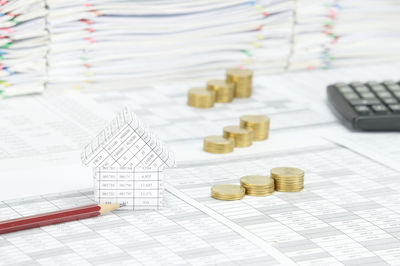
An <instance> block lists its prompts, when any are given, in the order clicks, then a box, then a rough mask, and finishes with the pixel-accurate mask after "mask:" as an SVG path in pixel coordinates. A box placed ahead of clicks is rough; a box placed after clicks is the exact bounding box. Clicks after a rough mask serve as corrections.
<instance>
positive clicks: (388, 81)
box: [383, 80, 396, 86]
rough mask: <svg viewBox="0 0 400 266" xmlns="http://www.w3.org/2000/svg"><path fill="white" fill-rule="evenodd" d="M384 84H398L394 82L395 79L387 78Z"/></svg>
mask: <svg viewBox="0 0 400 266" xmlns="http://www.w3.org/2000/svg"><path fill="white" fill-rule="evenodd" d="M383 84H385V86H390V85H394V84H396V82H394V81H393V80H385V81H384V82H383Z"/></svg>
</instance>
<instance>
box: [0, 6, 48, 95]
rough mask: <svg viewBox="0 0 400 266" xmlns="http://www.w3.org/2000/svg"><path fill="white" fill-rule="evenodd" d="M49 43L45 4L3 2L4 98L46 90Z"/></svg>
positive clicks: (0, 64) (0, 66)
mask: <svg viewBox="0 0 400 266" xmlns="http://www.w3.org/2000/svg"><path fill="white" fill-rule="evenodd" d="M47 40H48V33H47V31H46V8H45V2H44V1H43V0H23V1H22V0H14V1H0V95H3V96H12V95H18V94H26V93H37V92H42V91H43V90H44V83H45V81H46V53H47V49H48V47H47V43H48V42H47Z"/></svg>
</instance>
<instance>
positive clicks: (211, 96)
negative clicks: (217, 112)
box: [187, 88, 215, 108]
mask: <svg viewBox="0 0 400 266" xmlns="http://www.w3.org/2000/svg"><path fill="white" fill-rule="evenodd" d="M214 102H215V92H214V91H210V90H207V89H201V88H192V89H190V90H189V92H188V102H187V104H188V105H189V106H192V107H197V108H210V107H213V106H214Z"/></svg>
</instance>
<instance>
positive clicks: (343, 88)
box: [339, 86, 353, 93]
mask: <svg viewBox="0 0 400 266" xmlns="http://www.w3.org/2000/svg"><path fill="white" fill-rule="evenodd" d="M339 91H340V92H341V93H347V92H353V89H352V88H350V87H349V86H347V87H339Z"/></svg>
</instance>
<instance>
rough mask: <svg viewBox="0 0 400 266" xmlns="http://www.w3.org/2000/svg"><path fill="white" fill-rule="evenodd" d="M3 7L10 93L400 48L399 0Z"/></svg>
mask: <svg viewBox="0 0 400 266" xmlns="http://www.w3.org/2000/svg"><path fill="white" fill-rule="evenodd" d="M44 2H46V5H45V4H44ZM0 8H2V9H1V12H2V13H0V31H1V32H0V33H1V37H3V38H0V41H1V45H2V46H1V47H2V48H0V56H2V58H1V59H0V60H1V61H0V62H1V66H2V70H1V72H0V73H1V77H0V78H1V79H0V80H1V85H0V86H2V87H3V90H4V87H5V86H9V87H8V88H6V89H7V91H6V92H7V93H5V94H7V95H11V94H20V93H26V92H38V91H42V90H43V89H44V88H45V89H46V91H49V92H53V91H54V92H59V91H60V90H63V89H64V90H71V89H73V88H75V89H84V90H88V89H90V90H98V89H124V88H134V87H143V86H148V85H149V84H151V85H158V84H166V83H170V82H171V81H174V82H175V81H187V80H195V81H198V82H199V83H200V82H204V83H205V82H206V80H207V79H213V78H223V77H224V72H225V69H226V68H230V67H237V68H251V69H253V70H254V71H255V73H256V75H259V74H268V73H277V72H282V71H286V70H302V69H310V70H312V69H318V68H329V67H332V66H342V65H349V64H353V65H357V64H364V63H375V62H379V61H393V60H398V59H399V57H400V54H399V53H397V51H396V48H397V47H399V45H400V18H399V17H398V16H396V14H398V12H399V11H400V4H399V3H398V2H397V1H394V0H382V1H372V0H363V1H361V0H354V1H343V0H326V1H323V2H319V1H313V0H297V1H293V0H255V1H248V0H231V1H223V0H198V1H184V0H169V1H158V0H154V1H128V0H85V1H83V0H71V1H63V0H46V1H44V0H29V1H21V0H12V1H10V2H5V4H3V6H0ZM17 21H18V22H21V23H19V24H17V23H16V22H17ZM47 35H48V37H47ZM46 72H47V73H46ZM12 73H14V74H12ZM9 84H11V85H9ZM184 89H187V88H184Z"/></svg>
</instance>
